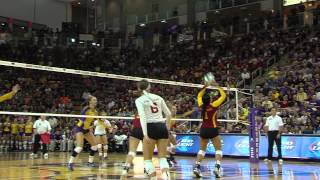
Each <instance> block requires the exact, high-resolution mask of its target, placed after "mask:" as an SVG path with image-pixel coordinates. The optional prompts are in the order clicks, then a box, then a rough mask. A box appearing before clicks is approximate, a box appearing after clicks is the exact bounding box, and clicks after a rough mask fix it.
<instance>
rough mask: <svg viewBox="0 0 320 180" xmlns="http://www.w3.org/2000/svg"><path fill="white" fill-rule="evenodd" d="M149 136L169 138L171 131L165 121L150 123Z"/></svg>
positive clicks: (152, 137)
mask: <svg viewBox="0 0 320 180" xmlns="http://www.w3.org/2000/svg"><path fill="white" fill-rule="evenodd" d="M147 129H148V136H149V138H151V139H156V140H158V139H168V138H169V132H168V128H167V126H166V124H165V123H148V124H147Z"/></svg>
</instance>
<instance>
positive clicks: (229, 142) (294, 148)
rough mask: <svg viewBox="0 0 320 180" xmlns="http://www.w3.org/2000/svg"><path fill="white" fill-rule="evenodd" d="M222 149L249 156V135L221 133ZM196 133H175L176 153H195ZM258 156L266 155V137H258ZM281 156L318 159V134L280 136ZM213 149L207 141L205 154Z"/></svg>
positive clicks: (197, 148)
mask: <svg viewBox="0 0 320 180" xmlns="http://www.w3.org/2000/svg"><path fill="white" fill-rule="evenodd" d="M221 141H222V151H223V154H224V155H229V156H249V149H250V147H249V136H248V135H246V134H222V135H221ZM199 143H200V139H199V135H198V134H177V149H176V151H177V154H179V153H181V154H192V155H195V154H197V153H198V151H199ZM259 148H260V150H259V156H260V157H264V156H267V152H268V139H267V137H265V136H261V137H260V144H259ZM281 149H282V156H283V157H285V158H303V159H320V137H319V136H318V137H317V136H290V135H289V136H282V137H281ZM214 153H215V149H214V147H213V145H212V143H211V142H209V143H208V147H207V154H210V155H214ZM273 156H274V157H277V156H278V154H277V147H276V145H274V147H273Z"/></svg>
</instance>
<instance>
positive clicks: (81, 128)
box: [68, 96, 98, 171]
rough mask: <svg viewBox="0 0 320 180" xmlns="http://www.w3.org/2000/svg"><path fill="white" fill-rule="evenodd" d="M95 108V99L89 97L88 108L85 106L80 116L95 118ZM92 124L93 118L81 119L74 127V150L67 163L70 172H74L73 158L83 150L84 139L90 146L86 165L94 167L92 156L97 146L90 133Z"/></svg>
mask: <svg viewBox="0 0 320 180" xmlns="http://www.w3.org/2000/svg"><path fill="white" fill-rule="evenodd" d="M96 106H97V98H96V97H94V96H89V101H88V106H86V107H85V108H84V109H83V111H82V112H81V114H83V115H87V116H97V115H98V112H97V110H96ZM93 122H94V118H82V119H79V121H78V123H77V125H76V128H75V133H76V134H75V137H76V148H75V149H74V150H73V152H72V155H71V157H70V159H69V163H68V169H69V170H71V171H73V170H74V167H73V166H74V164H73V162H74V160H75V158H76V157H77V155H78V154H79V153H80V152H81V151H82V149H83V141H84V139H86V140H87V141H88V142H89V144H90V145H91V148H90V156H89V162H88V165H89V166H94V163H93V160H94V154H95V152H96V151H97V150H98V146H97V145H98V143H97V141H96V139H95V137H94V135H93V133H92V132H91V131H90V129H91V126H92V123H93Z"/></svg>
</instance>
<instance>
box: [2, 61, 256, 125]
mask: <svg viewBox="0 0 320 180" xmlns="http://www.w3.org/2000/svg"><path fill="white" fill-rule="evenodd" d="M0 65H1V66H2V69H3V71H2V72H1V79H2V81H3V83H2V87H1V91H2V94H4V93H5V90H7V91H8V90H9V89H10V87H11V86H12V85H13V84H20V85H21V87H22V90H21V91H20V92H19V93H18V94H17V95H16V96H15V97H14V98H13V99H12V100H10V101H8V102H5V103H1V104H0V107H1V111H0V115H3V116H9V117H14V118H16V117H27V116H32V117H39V116H46V117H56V118H58V119H59V120H62V121H63V120H64V119H68V120H69V121H72V120H73V119H78V118H83V117H91V118H104V119H109V120H131V119H133V117H134V114H135V113H136V110H135V104H134V101H135V99H136V98H137V97H138V96H139V94H137V88H136V82H137V81H141V80H147V81H149V82H150V83H151V91H152V92H153V93H155V94H159V95H160V96H162V97H164V99H165V100H166V101H167V103H168V104H169V106H170V107H172V106H176V109H177V114H176V116H175V118H174V119H173V120H176V121H177V122H178V127H182V128H186V129H191V128H192V126H193V125H195V124H198V123H194V122H199V121H202V119H201V109H199V108H198V107H197V100H196V98H197V93H198V92H199V90H200V88H202V87H203V85H202V84H194V83H187V82H178V81H170V80H162V79H152V78H144V77H135V76H126V75H118V74H109V73H102V72H93V71H85V70H77V69H68V68H61V67H51V66H43V65H34V64H26V63H19V62H11V61H2V60H0ZM199 82H201V78H200V79H199ZM208 89H210V93H211V94H212V96H213V97H217V96H219V93H218V91H217V88H216V87H208ZM223 89H224V90H225V91H226V93H227V100H226V101H225V102H224V104H223V105H222V106H221V107H220V109H219V113H218V118H219V120H218V121H220V122H221V123H223V124H224V125H226V124H227V123H232V124H233V125H234V124H239V123H240V124H242V125H248V121H247V118H248V110H246V108H247V107H249V104H248V102H249V101H248V99H250V98H249V96H248V94H247V93H245V92H242V91H241V90H239V89H237V88H228V87H223ZM88 94H91V95H93V96H96V97H97V99H98V106H97V109H98V111H99V112H106V114H107V116H104V115H101V114H99V115H98V116H86V115H81V114H80V112H81V109H82V108H83V107H84V102H85V99H86V97H87V96H88ZM249 95H250V94H249ZM247 109H248V108H247ZM225 128H228V127H227V126H226V127H225ZM229 128H231V129H232V128H233V127H229Z"/></svg>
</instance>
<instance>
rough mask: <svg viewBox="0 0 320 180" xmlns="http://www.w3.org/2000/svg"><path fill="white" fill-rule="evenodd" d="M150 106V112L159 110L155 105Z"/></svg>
mask: <svg viewBox="0 0 320 180" xmlns="http://www.w3.org/2000/svg"><path fill="white" fill-rule="evenodd" d="M154 105H157V104H156V103H154ZM150 108H151V112H152V113H157V112H159V109H158V107H157V106H155V107H153V106H151V107H150Z"/></svg>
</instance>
